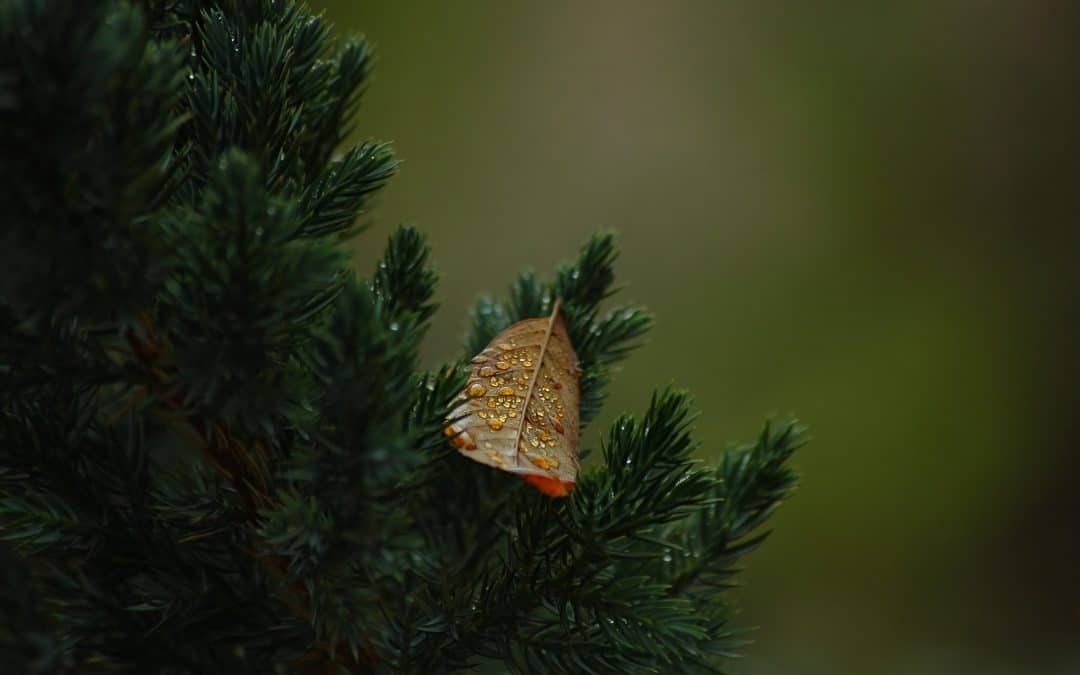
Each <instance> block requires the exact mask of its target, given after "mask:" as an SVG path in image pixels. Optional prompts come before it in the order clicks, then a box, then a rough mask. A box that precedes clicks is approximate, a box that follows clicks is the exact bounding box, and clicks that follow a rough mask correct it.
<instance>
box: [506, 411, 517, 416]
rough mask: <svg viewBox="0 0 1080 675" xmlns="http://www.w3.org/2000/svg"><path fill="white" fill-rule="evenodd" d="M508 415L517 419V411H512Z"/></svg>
mask: <svg viewBox="0 0 1080 675" xmlns="http://www.w3.org/2000/svg"><path fill="white" fill-rule="evenodd" d="M506 414H507V415H509V416H510V417H517V411H516V410H511V411H510V412H508V413H506Z"/></svg>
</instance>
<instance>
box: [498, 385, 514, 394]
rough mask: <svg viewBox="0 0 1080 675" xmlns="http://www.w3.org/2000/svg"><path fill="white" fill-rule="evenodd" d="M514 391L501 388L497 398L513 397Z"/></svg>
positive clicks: (510, 388) (508, 388)
mask: <svg viewBox="0 0 1080 675" xmlns="http://www.w3.org/2000/svg"><path fill="white" fill-rule="evenodd" d="M513 395H514V390H513V388H512V387H503V388H502V389H500V390H499V396H513Z"/></svg>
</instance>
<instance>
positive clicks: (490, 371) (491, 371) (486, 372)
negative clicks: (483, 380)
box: [480, 366, 495, 377]
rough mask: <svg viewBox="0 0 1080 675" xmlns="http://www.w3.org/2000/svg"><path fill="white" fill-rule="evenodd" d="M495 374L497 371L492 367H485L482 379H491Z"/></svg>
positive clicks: (481, 370)
mask: <svg viewBox="0 0 1080 675" xmlns="http://www.w3.org/2000/svg"><path fill="white" fill-rule="evenodd" d="M494 374H495V369H494V368H492V367H491V366H484V367H483V368H481V369H480V377H491V376H492V375H494Z"/></svg>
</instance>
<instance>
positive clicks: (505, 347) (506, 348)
mask: <svg viewBox="0 0 1080 675" xmlns="http://www.w3.org/2000/svg"><path fill="white" fill-rule="evenodd" d="M513 348H514V347H513V345H511V344H509V343H506V342H500V343H499V349H501V350H503V351H504V352H508V351H510V350H511V349H513Z"/></svg>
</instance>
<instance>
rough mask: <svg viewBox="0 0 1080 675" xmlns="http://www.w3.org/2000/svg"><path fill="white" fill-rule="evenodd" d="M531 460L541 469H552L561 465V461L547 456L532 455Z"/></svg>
mask: <svg viewBox="0 0 1080 675" xmlns="http://www.w3.org/2000/svg"><path fill="white" fill-rule="evenodd" d="M529 461H530V462H532V463H533V464H535V465H536V466H538V467H539V468H541V469H545V470H547V469H551V468H554V467H557V466H559V462H558V461H557V460H554V459H548V458H547V457H530V458H529Z"/></svg>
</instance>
